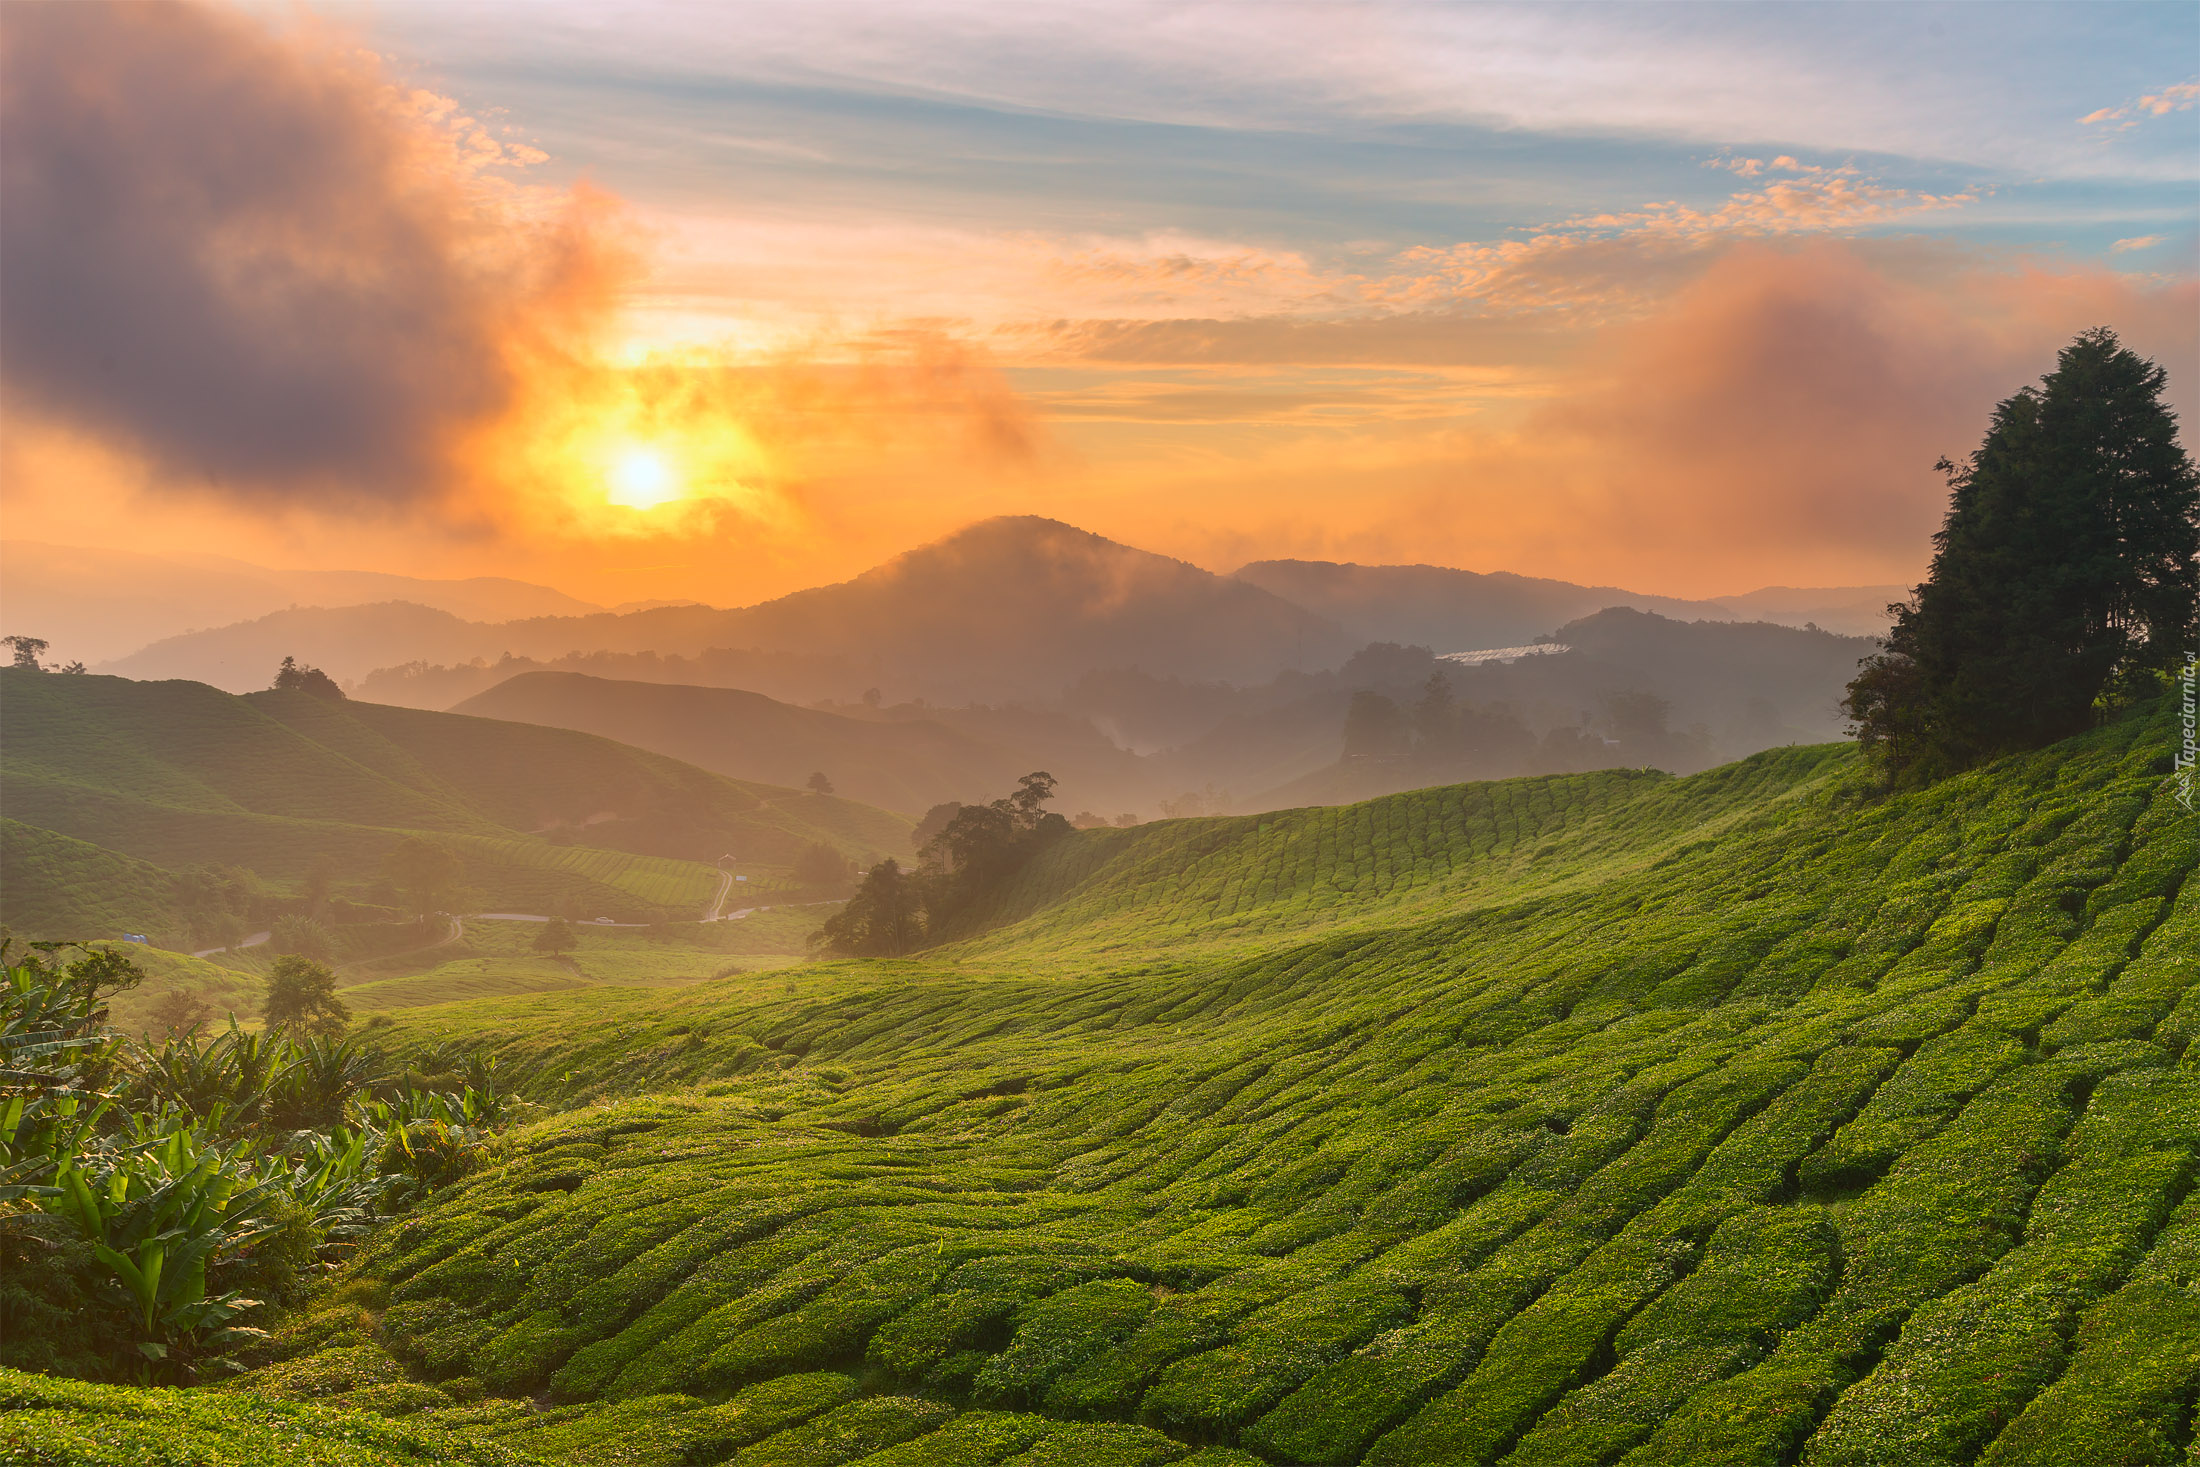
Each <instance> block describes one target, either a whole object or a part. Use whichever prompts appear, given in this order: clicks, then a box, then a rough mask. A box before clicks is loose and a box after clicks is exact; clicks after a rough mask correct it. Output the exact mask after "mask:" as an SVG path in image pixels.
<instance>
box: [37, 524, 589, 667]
mask: <svg viewBox="0 0 2200 1467" xmlns="http://www.w3.org/2000/svg"><path fill="white" fill-rule="evenodd" d="M385 601H406V602H411V603H413V604H414V605H418V606H425V607H429V608H432V609H434V610H437V611H442V612H446V613H449V614H450V615H452V616H454V617H459V618H462V619H465V620H468V621H477V622H502V621H511V620H514V619H516V618H520V617H534V616H574V615H580V614H583V613H586V612H591V611H595V610H597V609H598V608H596V607H594V606H592V605H590V604H589V603H588V602H586V601H581V600H578V599H577V598H575V597H572V596H568V595H566V594H565V593H564V592H562V591H554V590H552V589H550V588H549V587H548V586H536V585H531V584H529V583H528V582H526V581H514V580H507V579H505V578H504V577H502V576H473V577H469V578H467V579H464V580H424V579H422V578H420V577H418V576H398V575H386V574H383V573H382V572H379V571H346V570H334V571H308V570H277V569H275V568H274V567H272V566H264V565H254V564H252V563H250V562H248V561H242V560H233V559H230V558H228V557H226V556H220V555H182V554H178V555H147V554H144V553H142V552H137V551H128V550H106V549H94V548H91V547H86V546H78V545H48V544H44V543H41V542H39V541H34V540H7V541H0V618H4V619H5V622H6V625H7V628H8V630H9V631H11V632H23V633H26V634H28V635H31V636H38V637H44V638H46V639H47V640H48V641H50V642H51V643H52V644H53V651H52V653H51V654H50V655H51V656H52V657H53V658H54V659H55V660H57V661H68V660H70V659H72V658H73V659H78V660H81V661H85V662H101V661H105V660H107V659H110V658H115V657H121V656H123V655H125V654H127V653H130V652H133V651H135V650H136V649H138V648H140V647H143V646H145V645H146V644H147V643H148V642H152V641H156V640H159V639H162V638H166V637H169V636H171V635H174V634H175V633H176V631H177V629H178V628H179V627H186V628H196V627H219V626H226V625H228V624H230V623H232V622H238V621H248V620H252V619H255V618H258V617H262V616H265V615H267V614H268V613H270V612H275V611H280V610H282V609H284V608H285V607H291V606H322V607H328V606H362V605H368V604H371V603H374V602H385ZM281 655H282V654H280V653H278V654H277V657H278V660H279V659H280V657H281ZM265 682H266V679H265V678H264V677H263V678H261V679H260V681H259V682H257V683H253V684H250V686H255V687H257V686H263V685H264V684H265ZM239 691H242V690H241V689H240V690H239Z"/></svg>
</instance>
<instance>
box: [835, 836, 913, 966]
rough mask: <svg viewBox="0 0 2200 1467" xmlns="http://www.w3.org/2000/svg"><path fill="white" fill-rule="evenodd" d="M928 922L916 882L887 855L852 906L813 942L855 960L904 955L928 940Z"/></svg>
mask: <svg viewBox="0 0 2200 1467" xmlns="http://www.w3.org/2000/svg"><path fill="white" fill-rule="evenodd" d="M924 918H925V911H924V897H923V893H922V892H921V890H920V889H919V887H918V884H917V882H916V881H914V880H912V879H911V878H910V876H909V874H908V873H907V872H905V871H903V870H902V869H901V863H900V862H898V861H895V860H894V859H893V858H891V857H888V858H887V859H886V860H884V861H881V862H879V863H878V864H877V865H876V866H873V867H872V868H871V869H870V871H869V872H867V873H865V875H864V878H863V884H862V885H861V886H858V887H857V888H856V894H855V895H854V896H853V897H850V898H849V899H848V904H847V905H846V906H844V907H842V908H841V909H840V910H839V911H838V912H835V913H834V914H833V915H832V916H831V917H829V918H827V919H826V921H825V925H824V926H823V927H821V928H819V929H818V931H817V934H816V936H815V937H813V938H812V939H811V940H812V941H813V942H817V943H821V944H823V945H824V946H825V947H827V948H830V949H831V950H832V951H834V952H837V953H846V954H848V955H849V956H851V957H874V958H893V957H900V956H901V955H902V954H903V953H906V952H908V951H909V950H910V949H912V948H914V947H915V946H916V945H917V944H918V943H920V942H922V941H923V940H924V926H925V923H924Z"/></svg>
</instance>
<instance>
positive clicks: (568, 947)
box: [534, 917, 581, 958]
mask: <svg viewBox="0 0 2200 1467" xmlns="http://www.w3.org/2000/svg"><path fill="white" fill-rule="evenodd" d="M580 945H581V944H580V938H579V937H578V936H576V935H575V934H574V931H573V924H572V923H570V922H568V921H566V920H565V919H564V918H563V917H552V918H551V919H550V920H549V921H547V922H545V923H543V924H542V931H540V932H538V933H536V934H535V943H534V947H535V951H536V952H538V953H545V954H547V955H549V956H550V957H553V958H562V957H564V956H565V955H566V954H567V953H569V952H572V951H573V950H574V949H575V948H577V947H579V946H580Z"/></svg>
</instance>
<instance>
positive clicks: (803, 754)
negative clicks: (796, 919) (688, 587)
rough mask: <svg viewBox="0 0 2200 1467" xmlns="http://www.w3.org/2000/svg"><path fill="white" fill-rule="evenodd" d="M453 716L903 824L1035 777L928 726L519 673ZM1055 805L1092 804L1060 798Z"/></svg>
mask: <svg viewBox="0 0 2200 1467" xmlns="http://www.w3.org/2000/svg"><path fill="white" fill-rule="evenodd" d="M452 711H453V712H455V713H463V714H471V715H474V716H477V717H482V718H498V719H504V720H506V721H509V722H515V723H539V724H548V725H551V726H554V727H558V728H573V729H580V730H583V731H584V732H587V733H593V734H601V735H602V736H604V737H605V738H611V739H617V740H618V741H619V742H621V743H624V744H632V745H633V746H634V747H636V748H640V749H649V750H653V751H654V752H656V753H659V754H666V755H669V756H671V757H672V758H675V759H681V760H684V761H686V762H687V763H690V764H693V765H696V766H697V767H699V768H702V769H710V770H715V771H716V772H718V773H720V774H727V775H732V776H733V777H735V778H737V779H745V780H754V781H757V782H759V783H763V784H777V785H789V786H795V787H800V786H801V785H802V784H803V783H804V782H805V781H806V780H807V779H808V778H809V777H810V775H811V774H812V773H813V772H819V773H823V774H825V775H826V776H827V777H828V778H829V779H831V780H832V782H833V785H834V787H835V788H836V789H837V790H838V791H839V793H841V794H843V795H846V796H847V797H848V798H850V799H855V800H861V801H863V802H864V803H865V804H870V805H878V806H881V807H882V808H885V809H889V810H900V811H904V812H906V813H908V814H911V815H922V814H923V813H924V812H925V811H926V810H928V809H930V808H931V807H932V806H933V805H936V804H939V803H942V802H944V801H948V800H959V801H962V802H964V803H966V804H969V803H976V802H979V801H982V800H989V799H993V798H996V797H997V796H999V795H1002V794H1005V793H1007V792H1008V791H1009V790H1012V789H1014V788H1015V787H1016V781H1017V779H1018V778H1020V777H1021V776H1023V775H1025V774H1027V773H1029V772H1031V770H1033V769H1036V768H1040V767H1043V766H1042V764H1041V763H1038V762H1034V760H1035V759H1036V758H1038V757H1039V756H1037V755H1036V754H1026V753H1018V752H1016V751H1014V750H1010V749H1003V748H998V747H995V746H993V745H991V744H988V743H986V742H984V741H983V740H981V739H978V738H973V737H971V736H970V735H968V734H965V733H961V732H958V731H956V730H954V729H950V728H946V727H943V726H942V725H940V724H938V723H935V722H932V721H931V720H929V719H911V720H907V721H895V722H883V721H879V720H877V719H865V718H852V717H846V716H843V715H841V714H838V713H828V712H824V711H821V710H819V709H814V708H797V707H794V706H792V705H790V704H786V703H780V702H776V701H774V700H773V699H770V698H767V697H765V696H763V695H762V694H761V693H749V692H743V691H741V690H739V689H737V688H690V687H679V686H675V685H668V684H662V683H634V682H614V681H612V680H610V679H607V678H596V677H584V676H582V675H581V674H579V673H565V672H530V673H523V674H521V675H519V676H518V677H514V678H511V679H509V680H507V681H505V682H502V683H499V684H498V685H497V686H496V687H494V688H491V689H490V690H489V691H488V692H485V693H480V694H477V695H476V696H474V697H471V698H468V699H467V700H466V701H465V702H463V703H461V704H459V705H458V706H457V707H456V708H455V709H453V710H452ZM1055 772H1056V773H1057V774H1058V775H1059V774H1060V771H1055ZM1067 777H1068V778H1071V779H1074V777H1075V776H1074V773H1073V774H1072V775H1070V776H1067ZM1065 798H1067V799H1078V798H1084V799H1087V800H1088V802H1089V799H1090V798H1091V797H1089V796H1083V795H1080V794H1076V793H1070V792H1065Z"/></svg>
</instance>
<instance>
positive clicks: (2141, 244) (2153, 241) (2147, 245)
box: [2108, 234, 2169, 255]
mask: <svg viewBox="0 0 2200 1467" xmlns="http://www.w3.org/2000/svg"><path fill="white" fill-rule="evenodd" d="M2167 238H2169V236H2168V235H2166V234H2142V235H2139V236H2137V237H2135V238H2132V239H2120V240H2117V241H2116V243H2114V244H2112V245H2110V246H2109V247H2108V248H2109V250H2110V252H2111V253H2113V254H2118V255H2122V254H2129V253H2130V252H2131V251H2133V250H2151V249H2153V248H2154V247H2155V246H2156V245H2158V244H2160V243H2161V242H2162V241H2163V240H2165V239H2167Z"/></svg>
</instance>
